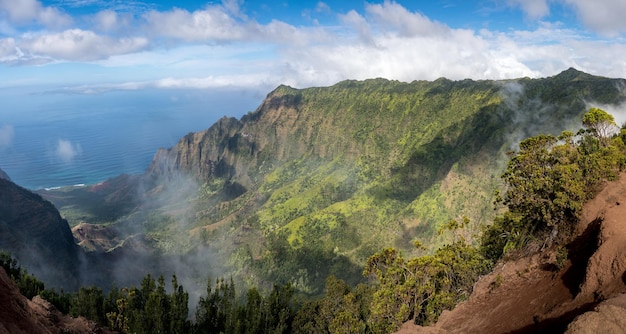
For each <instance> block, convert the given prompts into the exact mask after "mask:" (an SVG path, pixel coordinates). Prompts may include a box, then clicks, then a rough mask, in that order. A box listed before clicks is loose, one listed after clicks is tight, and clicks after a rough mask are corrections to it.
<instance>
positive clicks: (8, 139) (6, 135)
mask: <svg viewBox="0 0 626 334" xmlns="http://www.w3.org/2000/svg"><path fill="white" fill-rule="evenodd" d="M13 137H14V131H13V126H11V125H3V126H2V127H0V150H5V149H7V148H8V147H9V146H11V145H12V144H13Z"/></svg>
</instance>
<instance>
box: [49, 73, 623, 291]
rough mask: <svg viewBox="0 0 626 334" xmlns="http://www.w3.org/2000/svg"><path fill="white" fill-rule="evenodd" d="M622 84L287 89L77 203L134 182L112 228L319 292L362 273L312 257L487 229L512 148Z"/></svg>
mask: <svg viewBox="0 0 626 334" xmlns="http://www.w3.org/2000/svg"><path fill="white" fill-rule="evenodd" d="M624 83H625V81H624V79H608V78H602V77H596V76H592V75H588V74H585V73H583V72H580V71H577V70H575V69H568V70H566V71H564V72H562V73H560V74H557V75H555V76H553V77H548V78H541V79H529V78H521V79H517V80H502V81H489V80H481V81H474V80H469V79H467V80H459V81H452V80H448V79H445V78H442V79H438V80H435V81H413V82H411V83H406V82H398V81H391V80H386V79H369V80H364V81H355V80H347V81H342V82H340V83H337V84H335V85H333V86H330V87H312V88H305V89H295V88H292V87H288V86H285V85H281V86H279V87H277V88H276V89H275V90H273V91H272V92H270V93H269V94H268V95H267V97H266V99H265V100H264V101H263V102H262V103H261V105H260V106H259V107H258V108H257V109H256V110H255V111H253V112H250V113H248V114H247V115H244V116H243V117H242V118H241V119H239V120H238V119H235V118H228V117H224V118H222V119H220V120H219V121H218V122H216V123H215V124H214V125H212V126H211V127H209V128H208V129H206V130H203V131H200V132H195V133H190V134H188V135H186V136H185V137H183V138H182V139H181V140H180V141H179V142H178V143H177V144H176V145H175V146H174V147H171V148H169V149H159V150H158V152H157V153H156V154H155V158H154V159H153V162H152V163H151V165H150V166H149V168H148V169H147V171H146V173H145V174H144V175H143V176H141V177H137V178H132V179H130V180H127V182H126V181H123V180H121V179H119V178H117V179H114V180H112V181H109V182H105V183H104V184H103V185H101V186H99V188H97V187H86V188H85V189H82V190H78V192H77V195H76V196H78V195H79V194H80V192H81V191H84V192H87V191H89V192H92V193H98V192H99V191H101V190H100V189H104V188H106V187H109V185H110V184H114V183H116V182H117V183H120V184H123V185H125V186H124V187H126V190H124V191H120V189H122V186H117V187H109V190H107V191H111V192H103V193H102V198H103V200H104V201H105V202H106V203H107V205H113V206H114V205H115V203H118V204H119V205H126V206H128V203H132V205H130V206H128V208H129V209H128V210H130V212H144V214H131V215H126V213H125V212H127V211H124V210H122V211H123V212H122V213H121V214H120V215H118V216H111V217H110V218H108V219H109V220H107V222H110V223H115V224H116V225H117V226H121V227H124V226H126V227H127V228H128V229H129V230H131V231H134V232H133V233H136V232H137V230H139V231H140V232H141V233H145V234H146V235H147V236H148V239H149V240H154V241H155V243H154V244H155V245H156V246H155V247H158V249H160V250H162V251H167V252H172V251H174V252H183V253H185V252H195V250H194V249H196V247H200V248H202V249H204V248H205V247H206V248H208V249H211V252H212V253H217V254H222V255H223V256H225V258H222V259H221V260H220V261H219V262H224V263H228V265H227V268H224V271H226V272H229V273H234V274H235V275H241V274H242V273H246V274H249V273H250V271H252V272H254V273H256V275H254V276H255V277H261V278H260V279H261V280H264V281H270V280H274V279H279V280H281V281H292V282H304V283H302V284H301V285H300V286H299V288H301V289H303V290H306V291H312V293H315V292H319V291H321V286H323V280H320V279H319V277H325V275H327V274H330V273H333V274H337V275H339V276H340V277H342V278H344V279H347V280H348V281H350V282H355V280H358V279H362V278H358V277H359V276H360V273H356V272H357V271H355V273H356V274H355V275H356V276H355V277H353V278H352V280H350V279H348V278H347V277H345V275H344V276H341V275H343V274H342V273H341V272H339V271H338V270H339V269H337V268H335V269H323V270H322V269H320V268H319V267H315V266H314V265H312V264H310V263H331V261H333V259H335V258H340V259H342V260H341V261H348V262H349V263H352V265H354V266H356V267H359V266H360V265H361V264H362V263H364V262H365V260H366V259H367V258H368V257H369V256H370V255H371V254H373V253H375V252H377V251H378V250H380V249H382V248H385V247H389V246H396V247H399V248H400V249H402V250H404V251H406V252H409V253H410V254H413V255H414V254H416V253H415V252H417V251H416V250H415V249H414V247H413V242H414V241H415V240H416V239H419V240H421V241H422V243H423V244H425V245H427V246H428V248H429V250H430V251H432V250H434V249H436V248H437V247H438V246H439V245H441V244H442V243H443V242H444V241H445V239H444V237H442V236H439V235H438V234H437V229H439V228H440V227H441V226H442V225H443V224H445V223H446V222H448V221H449V220H450V219H458V218H461V217H463V216H467V217H468V218H469V219H470V221H471V222H472V224H471V225H472V231H473V233H477V232H478V231H479V230H480V226H482V225H484V224H486V223H488V222H489V221H490V219H491V218H492V217H493V216H494V211H493V206H492V201H493V192H494V191H495V190H496V189H498V188H499V187H501V186H502V182H501V180H500V178H499V176H500V174H501V172H502V171H503V168H504V164H505V161H506V152H507V151H509V150H512V149H514V148H515V147H516V145H517V143H518V142H519V141H521V139H523V138H526V137H529V136H533V135H536V134H539V133H551V134H555V135H557V134H558V133H560V132H561V131H562V130H566V129H574V128H575V127H576V126H577V125H578V124H579V123H580V118H581V116H582V114H583V113H584V112H585V111H586V109H587V106H588V103H590V102H592V101H593V103H597V104H602V105H605V104H619V103H622V102H623V101H624V92H623V90H622V89H621V88H620V87H624ZM125 182H126V183H125ZM128 182H129V183H128ZM129 184H132V186H129ZM137 189H141V190H140V191H139V190H137ZM137 193H141V195H137ZM48 194H50V193H48ZM44 196H48V195H46V194H45V193H44ZM133 196H134V199H129V198H132V197H133ZM138 197H139V199H137V198H138ZM48 198H50V200H53V201H54V199H53V198H52V197H51V196H49V197H48ZM172 199H176V200H172ZM68 203H69V202H67V201H66V202H65V203H64V204H65V205H67V204H68ZM60 208H61V211H64V209H63V207H60ZM148 209H149V210H148ZM142 210H143V211H142ZM96 211H97V210H96ZM147 212H150V213H149V214H148V213H147ZM86 217H89V216H86ZM125 217H133V218H132V219H127V218H125ZM79 222H80V221H75V222H74V223H75V224H77V223H79ZM88 222H89V221H88ZM191 231H193V232H191ZM183 235H184V236H185V237H184V238H183V237H182V236H183ZM189 235H191V238H189ZM173 236H177V237H173ZM178 236H180V237H178ZM468 237H471V236H470V235H468ZM279 240H286V241H287V244H286V245H284V244H281V243H280V242H279ZM199 245H200V246H199ZM309 247H313V248H315V249H319V250H321V251H320V252H313V251H312V249H311V248H309ZM172 249H173V250H172ZM282 250H287V253H284V254H283V253H281V252H282ZM298 252H303V253H304V254H303V255H301V256H300V255H297V254H300V253H298ZM281 254H282V255H281ZM313 257H316V258H313ZM279 258H280V260H279ZM278 263H281V264H282V266H283V267H285V268H286V269H284V270H282V269H281V270H278V269H277V268H276V265H277V264H278ZM250 268H253V269H250ZM327 270H330V271H327ZM260 272H265V273H266V275H259V273H260ZM267 273H272V274H267ZM277 275H278V276H277ZM315 277H317V278H315ZM312 287H315V288H312Z"/></svg>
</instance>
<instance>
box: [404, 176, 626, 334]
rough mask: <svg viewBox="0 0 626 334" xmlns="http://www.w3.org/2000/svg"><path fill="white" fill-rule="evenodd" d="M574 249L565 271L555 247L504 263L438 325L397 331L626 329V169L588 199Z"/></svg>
mask: <svg viewBox="0 0 626 334" xmlns="http://www.w3.org/2000/svg"><path fill="white" fill-rule="evenodd" d="M567 250H568V258H569V260H568V261H567V263H566V264H565V265H564V267H563V268H562V269H561V270H558V267H556V265H555V256H556V251H555V250H554V249H550V250H546V251H543V252H542V253H539V254H535V255H533V256H529V257H524V258H521V259H518V260H515V261H509V262H503V263H499V264H498V265H497V266H496V268H495V269H494V270H493V272H492V273H490V274H488V275H486V276H484V277H482V278H481V279H480V280H479V281H478V282H477V283H476V284H475V286H474V291H473V293H472V295H471V297H470V298H469V300H467V301H466V302H463V303H461V304H459V305H457V307H456V308H455V309H454V310H452V311H446V312H444V313H443V314H442V315H441V317H440V318H439V321H438V322H437V323H436V324H435V325H433V326H431V327H420V326H416V325H412V324H409V323H407V324H405V325H404V326H403V328H402V329H401V330H400V331H398V332H397V333H399V334H408V333H428V334H434V333H437V334H440V333H563V332H565V331H566V330H568V333H572V334H574V333H576V334H582V333H596V332H598V331H597V330H599V329H601V330H600V331H601V332H608V333H620V331H621V332H626V320H624V319H626V295H623V294H624V293H626V174H622V175H621V176H620V178H619V180H617V181H614V182H610V183H607V185H606V186H605V188H604V189H603V190H602V191H601V192H600V193H599V194H598V196H596V198H594V199H593V200H591V201H590V202H589V203H587V204H586V205H585V207H584V209H583V215H582V219H581V222H580V224H579V225H578V226H577V230H576V233H575V238H574V240H573V241H572V242H571V243H570V244H568V245H567ZM603 301H604V302H603ZM568 326H569V327H568Z"/></svg>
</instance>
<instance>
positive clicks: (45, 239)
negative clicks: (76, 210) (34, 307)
mask: <svg viewBox="0 0 626 334" xmlns="http://www.w3.org/2000/svg"><path fill="white" fill-rule="evenodd" d="M0 249H1V250H3V251H7V252H10V253H11V255H12V256H13V257H15V258H16V259H17V260H18V261H19V263H20V265H21V266H22V267H24V268H26V269H27V270H28V271H29V272H30V273H32V274H34V275H35V276H37V277H38V278H39V279H41V280H43V281H44V282H45V283H46V284H47V285H48V286H50V287H58V288H65V289H74V288H76V285H77V283H78V268H79V257H80V256H79V254H80V248H79V247H78V246H77V245H76V244H75V242H74V237H73V236H72V232H71V230H70V228H69V225H68V224H67V221H65V220H64V219H62V218H61V216H60V215H59V212H58V211H57V209H56V208H55V207H54V206H53V205H52V203H50V202H48V201H46V200H44V199H43V198H41V196H39V195H37V194H34V193H32V192H30V191H29V190H26V189H24V188H21V187H19V186H18V185H16V184H14V183H13V182H11V181H8V180H6V179H0Z"/></svg>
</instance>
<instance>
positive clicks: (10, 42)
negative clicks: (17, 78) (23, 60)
mask: <svg viewBox="0 0 626 334" xmlns="http://www.w3.org/2000/svg"><path fill="white" fill-rule="evenodd" d="M15 53H16V49H15V40H14V39H13V38H11V37H9V38H2V39H0V60H1V59H3V58H6V57H9V56H14V55H15Z"/></svg>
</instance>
